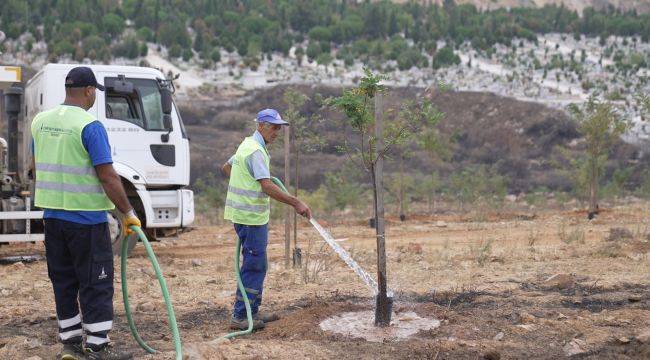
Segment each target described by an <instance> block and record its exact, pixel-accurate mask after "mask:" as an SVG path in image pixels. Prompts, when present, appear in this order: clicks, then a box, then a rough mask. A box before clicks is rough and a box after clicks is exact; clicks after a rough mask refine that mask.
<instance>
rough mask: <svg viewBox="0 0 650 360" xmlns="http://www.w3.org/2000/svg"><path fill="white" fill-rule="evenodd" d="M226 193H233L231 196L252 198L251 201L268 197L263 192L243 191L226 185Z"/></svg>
mask: <svg viewBox="0 0 650 360" xmlns="http://www.w3.org/2000/svg"><path fill="white" fill-rule="evenodd" d="M228 191H229V192H231V193H233V194H237V195H241V196H246V197H249V198H253V199H265V198H267V197H269V196H268V195H267V194H266V193H265V192H262V191H255V190H244V189H240V188H237V187H234V186H232V185H228Z"/></svg>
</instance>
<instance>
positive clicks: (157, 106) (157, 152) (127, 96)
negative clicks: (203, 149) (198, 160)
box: [0, 64, 194, 253]
mask: <svg viewBox="0 0 650 360" xmlns="http://www.w3.org/2000/svg"><path fill="white" fill-rule="evenodd" d="M75 66H78V65H73V64H48V65H46V66H45V67H44V68H43V69H41V71H39V72H38V73H37V74H36V75H34V76H33V77H32V78H31V79H30V80H29V81H28V82H27V84H26V85H25V89H24V100H21V97H23V96H21V95H22V89H20V88H18V87H16V86H13V87H10V88H7V86H4V87H5V90H4V98H5V99H4V100H5V101H4V105H5V106H4V108H5V109H4V111H3V113H6V114H3V115H6V119H7V122H6V124H7V126H6V128H7V130H8V131H7V133H8V139H7V141H5V139H2V138H0V147H1V148H2V149H1V150H2V154H0V180H1V181H2V199H1V200H0V203H1V204H2V208H1V209H0V210H1V211H0V220H2V234H0V243H3V242H15V241H28V242H30V241H39V240H43V234H42V226H39V225H41V222H40V221H39V219H41V218H42V217H43V212H42V211H40V209H36V210H34V208H33V193H34V192H33V189H34V180H33V174H31V171H30V166H31V161H32V155H31V143H32V138H31V131H30V125H31V121H32V119H33V118H34V116H35V115H36V114H37V113H39V112H40V111H43V110H47V109H50V108H52V107H54V106H56V105H58V104H61V103H62V102H63V100H64V98H65V88H64V82H65V76H66V74H67V73H68V71H70V69H72V68H73V67H75ZM89 67H90V68H91V69H92V70H93V72H94V73H95V76H96V77H97V81H98V82H99V83H101V84H104V86H106V91H105V92H102V91H97V98H96V100H95V104H94V106H93V107H92V108H91V109H90V110H88V112H89V113H91V114H92V115H93V116H95V117H96V118H97V120H99V121H101V122H102V124H103V125H104V127H105V128H106V130H107V132H108V137H109V141H110V144H111V152H112V157H113V167H114V168H115V170H116V171H117V173H118V174H119V175H120V177H121V178H122V184H123V185H124V188H125V190H126V193H127V195H128V197H129V200H130V202H131V204H132V205H133V207H134V208H135V210H136V212H137V213H138V215H139V217H140V218H141V220H142V222H143V229H144V230H145V232H146V233H147V235H148V237H149V238H150V239H151V238H154V239H155V238H157V237H161V236H166V235H169V234H170V233H174V232H176V231H178V229H181V228H183V227H186V226H188V225H190V224H192V222H193V221H194V195H193V192H192V191H191V190H189V189H186V188H185V187H186V186H188V185H189V181H190V152H189V139H188V137H187V134H186V132H185V127H184V126H183V121H182V119H181V116H180V113H179V112H178V109H177V108H176V105H175V104H174V102H173V100H172V93H173V92H174V85H173V82H172V81H171V80H170V79H166V78H165V77H164V75H163V74H162V73H161V72H160V71H159V70H156V69H152V68H146V67H136V66H114V65H89ZM5 68H8V67H5ZM2 70H4V69H2V67H0V73H1V72H2ZM1 81H2V77H1V74H0V84H3V83H2V82H1ZM4 84H6V82H5V83H4ZM0 89H1V88H0ZM120 217H121V214H120V213H119V212H118V211H117V210H114V211H111V212H110V216H109V225H110V226H109V228H110V229H111V240H112V242H113V250H114V253H117V252H119V249H120V246H121V243H122V241H123V240H124V234H123V229H122V228H121V221H120ZM38 230H41V231H40V233H39V231H38ZM136 242H137V240H136V239H135V237H130V238H129V251H130V250H131V249H132V248H133V247H134V246H135V244H136Z"/></svg>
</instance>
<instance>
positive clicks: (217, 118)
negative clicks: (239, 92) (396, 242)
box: [181, 86, 649, 193]
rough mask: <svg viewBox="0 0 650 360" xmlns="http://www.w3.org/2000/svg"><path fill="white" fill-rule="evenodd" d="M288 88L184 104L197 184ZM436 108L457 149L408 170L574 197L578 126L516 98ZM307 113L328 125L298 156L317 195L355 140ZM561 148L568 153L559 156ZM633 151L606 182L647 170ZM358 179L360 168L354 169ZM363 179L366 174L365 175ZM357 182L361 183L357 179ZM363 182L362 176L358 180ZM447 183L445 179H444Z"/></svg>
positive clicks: (311, 105)
mask: <svg viewBox="0 0 650 360" xmlns="http://www.w3.org/2000/svg"><path fill="white" fill-rule="evenodd" d="M286 88H287V86H276V87H273V88H269V89H265V90H260V91H255V92H252V93H248V94H247V96H244V97H241V98H239V100H233V101H230V102H226V101H194V102H189V101H186V102H184V103H182V104H181V106H182V108H181V110H182V111H183V118H184V121H185V123H186V126H187V129H188V132H189V135H190V138H191V146H192V179H194V180H196V179H198V178H201V177H204V176H206V175H207V174H208V173H215V172H217V169H218V168H219V167H220V165H221V164H223V163H224V162H225V161H226V160H227V159H228V158H229V156H230V155H231V154H232V153H233V152H234V150H235V148H236V146H237V145H238V144H239V142H240V141H241V139H242V137H243V136H247V135H248V134H249V133H250V132H252V131H253V128H254V123H253V121H252V119H253V118H254V116H255V113H256V112H257V111H258V110H259V109H261V108H264V107H275V108H277V109H279V110H280V111H281V112H282V111H284V110H285V109H286V105H285V104H284V103H283V102H282V94H283V93H284V91H285V89H286ZM298 89H299V91H300V92H302V93H304V94H307V95H308V96H310V97H311V98H312V99H313V98H314V97H315V96H314V94H316V93H319V94H321V95H322V97H328V96H333V95H337V94H338V92H339V90H338V89H336V88H332V87H317V86H314V87H311V86H299V87H298ZM421 91H422V89H418V88H395V89H392V90H391V92H390V96H389V98H388V100H387V105H386V106H387V107H394V106H395V105H396V104H397V103H398V102H403V101H408V100H409V99H415V98H420V97H421V96H422V94H421ZM431 100H432V102H433V103H434V104H435V105H436V106H438V107H439V109H440V110H441V111H443V112H445V113H446V114H447V116H446V118H445V119H444V121H443V123H442V124H441V127H440V128H441V132H442V134H443V135H444V136H445V137H451V136H452V135H453V136H454V138H455V139H457V141H456V143H455V145H453V146H452V148H451V152H452V157H451V159H450V160H449V161H446V162H442V161H439V160H436V159H432V158H431V157H430V156H429V155H427V154H426V153H424V152H422V151H419V150H417V149H415V148H413V150H414V151H415V152H414V154H413V156H411V157H410V158H409V159H407V164H408V166H407V167H406V168H407V169H410V170H409V172H410V174H411V175H412V176H415V175H416V174H429V173H430V172H431V171H433V170H436V171H438V172H439V173H440V175H441V177H442V178H443V179H447V178H449V176H450V175H451V174H454V173H459V172H460V171H461V170H467V169H476V168H477V167H478V166H481V165H483V166H485V167H486V169H488V174H492V175H496V174H498V175H499V176H502V177H503V178H504V179H505V181H506V183H507V187H508V191H509V192H514V193H519V192H529V191H532V190H535V189H538V188H540V187H546V188H548V189H551V190H559V191H571V190H572V187H573V184H572V178H571V176H572V173H573V172H574V171H573V169H572V164H571V160H572V159H573V160H575V159H577V154H578V150H580V149H581V142H580V141H579V139H578V133H577V131H576V128H575V125H574V124H573V123H572V122H571V120H570V119H569V118H568V116H567V115H566V114H565V113H564V112H563V111H560V110H555V109H551V108H548V107H545V106H543V105H540V104H536V103H530V102H523V101H518V100H514V99H511V98H505V97H500V96H496V95H494V94H490V93H478V92H445V93H436V94H434V95H433V96H432V97H431ZM303 112H304V113H305V114H313V113H318V114H319V115H321V116H322V117H323V119H324V120H323V121H322V122H320V123H318V124H317V125H316V128H317V129H318V132H319V133H320V134H321V136H322V138H323V140H324V142H325V146H324V147H323V148H322V149H321V150H320V151H317V152H315V153H311V154H304V155H301V159H302V160H301V167H302V169H303V172H302V176H301V183H302V184H304V185H305V186H306V187H307V188H309V189H311V190H314V189H316V188H317V187H318V186H319V185H320V184H322V183H323V180H324V175H325V174H326V173H328V172H334V173H337V172H340V173H339V174H341V176H343V173H344V172H343V171H342V169H344V168H345V164H346V163H347V162H348V161H347V157H346V155H345V154H342V153H340V152H338V151H337V149H336V146H337V145H342V144H343V141H344V140H345V139H346V138H347V139H352V135H351V133H350V132H349V129H347V128H346V127H345V126H343V125H342V123H341V122H340V119H341V116H340V114H337V113H333V112H331V111H329V110H327V109H322V108H320V107H319V106H318V105H317V104H316V102H315V101H310V102H308V103H307V104H306V105H305V107H304V109H303ZM562 149H564V150H562ZM271 152H272V164H273V166H274V168H275V171H274V174H275V175H282V170H281V169H282V168H283V156H284V155H283V149H282V144H281V143H278V144H275V145H274V147H273V148H272V151H271ZM635 154H636V151H635V150H634V149H633V148H632V147H631V146H629V145H625V144H623V143H620V144H619V145H618V146H617V147H616V149H615V151H614V154H613V156H612V160H611V161H610V166H609V167H608V170H607V174H606V177H607V178H609V177H611V174H612V172H613V171H614V170H615V169H617V168H619V167H632V168H634V169H642V168H643V167H644V166H645V168H647V166H648V163H647V162H648V161H649V160H648V159H644V160H642V161H643V162H644V163H639V162H638V161H637V160H634V157H635ZM353 171H354V172H356V173H358V174H361V173H362V170H361V169H359V168H354V170H353ZM395 171H396V162H395V161H389V162H388V164H387V172H388V173H395ZM361 175H362V174H361ZM641 176H642V171H641V170H638V171H633V175H632V176H631V178H630V179H629V180H630V184H629V185H630V186H633V187H636V185H638V183H639V182H640V181H641ZM356 179H357V180H360V179H359V177H356ZM361 179H363V177H361ZM443 181H446V180H443Z"/></svg>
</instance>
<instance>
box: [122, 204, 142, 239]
mask: <svg viewBox="0 0 650 360" xmlns="http://www.w3.org/2000/svg"><path fill="white" fill-rule="evenodd" d="M122 225H123V227H124V231H125V232H126V235H127V236H128V235H131V234H133V230H131V227H130V226H131V225H135V226H137V227H141V226H142V224H141V223H140V219H138V217H137V216H136V215H135V211H133V209H131V210H130V211H129V212H128V213H126V215H125V216H124V220H123V222H122Z"/></svg>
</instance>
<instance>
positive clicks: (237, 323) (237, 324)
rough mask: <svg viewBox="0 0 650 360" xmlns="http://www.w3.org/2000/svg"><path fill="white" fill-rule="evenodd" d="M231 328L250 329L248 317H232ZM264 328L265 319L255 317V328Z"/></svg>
mask: <svg viewBox="0 0 650 360" xmlns="http://www.w3.org/2000/svg"><path fill="white" fill-rule="evenodd" d="M230 328H231V329H233V330H248V319H237V318H236V317H234V316H233V317H232V319H230ZM259 329H264V321H262V320H257V319H253V330H259Z"/></svg>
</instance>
